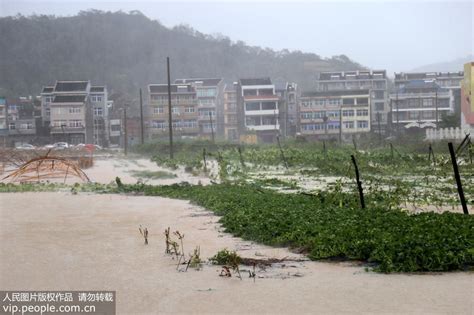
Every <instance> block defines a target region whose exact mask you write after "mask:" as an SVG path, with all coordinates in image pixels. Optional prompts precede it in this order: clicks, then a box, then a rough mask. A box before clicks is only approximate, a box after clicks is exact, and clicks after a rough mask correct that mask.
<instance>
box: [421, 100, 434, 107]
mask: <svg viewBox="0 0 474 315" xmlns="http://www.w3.org/2000/svg"><path fill="white" fill-rule="evenodd" d="M433 104H434V102H433V99H432V98H424V99H423V107H433V106H434V105H433Z"/></svg>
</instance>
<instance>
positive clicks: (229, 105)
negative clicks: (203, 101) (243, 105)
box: [224, 83, 239, 141]
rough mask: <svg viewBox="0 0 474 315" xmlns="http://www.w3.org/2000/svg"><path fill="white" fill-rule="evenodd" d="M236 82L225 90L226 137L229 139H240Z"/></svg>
mask: <svg viewBox="0 0 474 315" xmlns="http://www.w3.org/2000/svg"><path fill="white" fill-rule="evenodd" d="M236 84H237V83H234V84H233V85H226V87H225V90H224V138H225V140H228V141H238V140H239V133H238V125H237V92H236V90H235V88H236V86H235V85H236Z"/></svg>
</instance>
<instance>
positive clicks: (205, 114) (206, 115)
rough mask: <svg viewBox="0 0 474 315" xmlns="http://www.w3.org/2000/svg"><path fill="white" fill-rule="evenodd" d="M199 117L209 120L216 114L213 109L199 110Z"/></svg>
mask: <svg viewBox="0 0 474 315" xmlns="http://www.w3.org/2000/svg"><path fill="white" fill-rule="evenodd" d="M199 116H200V117H201V118H209V116H211V117H215V116H216V112H215V111H214V110H212V109H199Z"/></svg>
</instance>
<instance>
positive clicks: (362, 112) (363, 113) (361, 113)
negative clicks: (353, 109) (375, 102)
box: [357, 109, 369, 116]
mask: <svg viewBox="0 0 474 315" xmlns="http://www.w3.org/2000/svg"><path fill="white" fill-rule="evenodd" d="M357 116H369V110H368V109H358V110H357Z"/></svg>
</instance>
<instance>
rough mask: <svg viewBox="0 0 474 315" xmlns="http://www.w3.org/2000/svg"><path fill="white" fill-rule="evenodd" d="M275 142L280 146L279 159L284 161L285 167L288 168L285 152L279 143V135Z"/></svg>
mask: <svg viewBox="0 0 474 315" xmlns="http://www.w3.org/2000/svg"><path fill="white" fill-rule="evenodd" d="M276 138H277V142H278V147H279V148H280V153H281V159H282V160H283V162H284V163H285V167H286V169H288V162H287V161H286V157H285V154H284V153H283V149H282V148H281V143H280V136H277V137H276Z"/></svg>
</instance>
